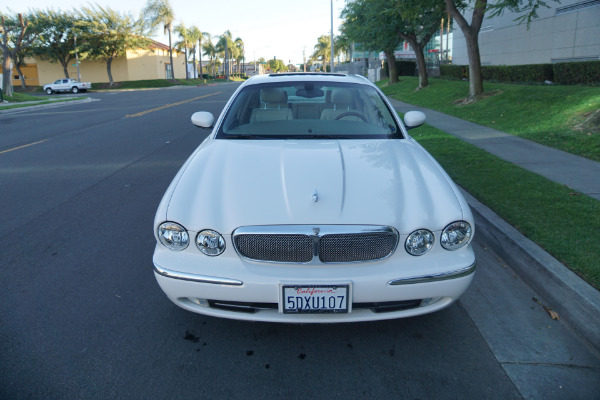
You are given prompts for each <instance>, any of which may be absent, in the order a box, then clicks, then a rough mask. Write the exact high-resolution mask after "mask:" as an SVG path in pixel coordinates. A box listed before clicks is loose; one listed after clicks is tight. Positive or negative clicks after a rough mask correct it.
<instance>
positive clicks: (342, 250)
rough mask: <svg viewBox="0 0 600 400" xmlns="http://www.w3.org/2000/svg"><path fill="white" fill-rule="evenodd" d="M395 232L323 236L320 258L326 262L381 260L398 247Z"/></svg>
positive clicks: (320, 245)
mask: <svg viewBox="0 0 600 400" xmlns="http://www.w3.org/2000/svg"><path fill="white" fill-rule="evenodd" d="M396 242H397V238H396V235H394V234H393V233H353V234H341V235H327V236H323V237H322V238H321V240H320V241H319V259H320V260H321V261H322V262H324V263H342V262H356V261H372V260H379V259H382V258H385V257H387V256H389V255H390V254H391V253H392V252H393V251H394V248H395V247H396Z"/></svg>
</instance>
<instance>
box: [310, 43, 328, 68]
mask: <svg viewBox="0 0 600 400" xmlns="http://www.w3.org/2000/svg"><path fill="white" fill-rule="evenodd" d="M319 57H321V59H322V60H323V71H325V66H326V65H327V61H328V60H329V59H330V57H331V38H330V37H329V36H328V35H323V36H319V39H318V42H317V44H316V45H315V52H314V53H313V54H312V56H311V59H313V60H316V59H317V58H319Z"/></svg>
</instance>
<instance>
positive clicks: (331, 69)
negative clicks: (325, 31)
mask: <svg viewBox="0 0 600 400" xmlns="http://www.w3.org/2000/svg"><path fill="white" fill-rule="evenodd" d="M330 4H331V55H330V58H331V68H330V71H329V72H331V73H333V0H331V1H330Z"/></svg>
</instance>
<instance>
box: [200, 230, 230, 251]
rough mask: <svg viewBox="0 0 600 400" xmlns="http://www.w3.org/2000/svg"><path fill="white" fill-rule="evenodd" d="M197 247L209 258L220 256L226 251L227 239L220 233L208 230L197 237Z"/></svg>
mask: <svg viewBox="0 0 600 400" xmlns="http://www.w3.org/2000/svg"><path fill="white" fill-rule="evenodd" d="M196 246H198V249H199V250H200V251H201V252H202V253H204V254H206V255H207V256H218V255H219V254H221V253H223V252H224V251H225V239H224V238H223V236H222V235H221V234H220V233H219V232H217V231H212V230H210V229H206V230H203V231H202V232H200V233H199V234H198V236H196Z"/></svg>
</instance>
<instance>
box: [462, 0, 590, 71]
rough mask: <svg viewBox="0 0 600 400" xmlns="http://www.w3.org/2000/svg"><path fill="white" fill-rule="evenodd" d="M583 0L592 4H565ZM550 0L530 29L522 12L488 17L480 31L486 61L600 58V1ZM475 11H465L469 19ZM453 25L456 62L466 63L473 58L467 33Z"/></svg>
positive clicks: (486, 63)
mask: <svg viewBox="0 0 600 400" xmlns="http://www.w3.org/2000/svg"><path fill="white" fill-rule="evenodd" d="M583 3H587V4H592V6H588V7H585V8H580V9H578V10H565V7H569V6H573V5H583ZM594 3H595V4H594ZM547 4H548V5H549V6H550V8H549V9H546V8H542V9H540V10H539V11H538V14H539V18H537V19H536V20H534V21H532V22H531V24H530V26H529V29H527V23H526V22H524V23H522V24H518V23H517V22H515V21H514V20H515V18H517V17H518V16H519V15H521V14H515V13H512V12H505V13H504V14H503V15H501V16H498V17H495V18H486V19H484V21H483V24H482V26H481V31H480V33H479V50H480V53H481V63H482V65H520V64H545V63H552V62H561V61H583V60H594V59H595V60H600V2H599V1H595V2H594V1H582V0H562V1H561V2H560V3H555V2H552V0H548V2H547ZM557 11H558V15H557ZM471 13H472V9H469V10H468V11H466V12H465V15H466V16H467V17H468V20H469V21H470V19H471ZM453 28H454V43H453V44H454V47H453V60H452V63H453V64H455V65H466V64H468V63H469V59H468V55H467V46H466V42H465V38H464V35H463V34H462V31H461V30H460V27H459V26H458V25H457V24H456V22H455V23H454V26H453Z"/></svg>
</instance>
